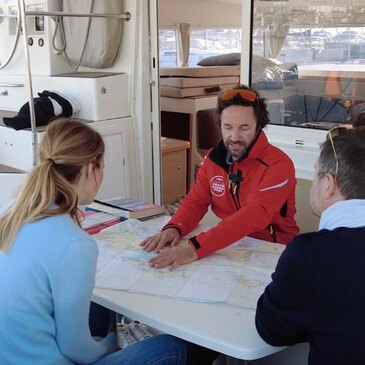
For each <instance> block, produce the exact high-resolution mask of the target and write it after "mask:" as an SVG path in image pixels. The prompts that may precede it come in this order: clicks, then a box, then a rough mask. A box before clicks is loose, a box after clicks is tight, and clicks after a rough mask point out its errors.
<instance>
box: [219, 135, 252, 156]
mask: <svg viewBox="0 0 365 365" xmlns="http://www.w3.org/2000/svg"><path fill="white" fill-rule="evenodd" d="M224 146H225V147H226V150H227V151H228V152H229V154H230V155H231V156H232V158H234V159H235V160H237V159H239V158H241V157H242V156H244V155H245V154H246V153H247V151H248V147H249V146H248V144H247V143H246V142H245V141H237V142H232V141H231V140H230V139H228V140H227V141H225V142H224ZM235 147H238V149H237V148H235Z"/></svg>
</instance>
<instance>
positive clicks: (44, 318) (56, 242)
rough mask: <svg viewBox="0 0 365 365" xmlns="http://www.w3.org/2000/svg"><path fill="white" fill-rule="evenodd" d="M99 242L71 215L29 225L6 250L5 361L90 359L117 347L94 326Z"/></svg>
mask: <svg viewBox="0 0 365 365" xmlns="http://www.w3.org/2000/svg"><path fill="white" fill-rule="evenodd" d="M97 255H98V253H97V246H96V244H95V242H94V240H93V239H92V238H90V236H89V235H87V234H86V233H85V232H84V231H83V230H82V229H80V228H79V227H78V226H77V225H76V224H75V223H74V222H73V221H72V219H71V218H70V216H69V215H63V216H58V217H52V218H46V219H43V220H40V221H37V222H34V223H29V224H26V225H24V226H23V227H22V228H21V230H20V231H19V233H18V235H17V237H16V239H15V241H14V243H13V245H12V247H11V249H10V251H9V252H8V253H6V254H3V253H0V364H2V365H10V364H14V365H20V364H22V365H27V364H29V365H34V364H37V365H43V364H44V365H56V364H57V365H64V364H67V365H69V364H73V363H79V364H90V363H92V362H94V361H96V360H98V359H99V358H101V357H103V356H104V355H106V354H108V353H110V352H112V351H114V350H115V337H114V334H113V333H111V334H110V335H109V336H108V337H106V338H104V339H102V340H100V341H99V342H97V341H96V340H94V339H93V338H92V337H91V335H90V331H89V327H88V314H89V306H90V299H91V293H92V290H93V287H94V278H95V269H96V260H97Z"/></svg>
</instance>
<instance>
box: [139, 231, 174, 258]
mask: <svg viewBox="0 0 365 365" xmlns="http://www.w3.org/2000/svg"><path fill="white" fill-rule="evenodd" d="M180 239H181V237H180V231H179V230H178V229H177V228H167V229H165V230H163V231H162V232H160V233H158V234H155V235H154V236H151V237H148V238H146V239H145V240H144V241H143V242H141V243H140V246H142V247H143V249H144V250H145V251H147V252H151V251H155V252H157V253H158V252H160V251H161V249H162V248H164V247H165V246H166V245H168V244H170V245H171V246H172V247H174V246H176V245H177V244H178V243H179V242H180Z"/></svg>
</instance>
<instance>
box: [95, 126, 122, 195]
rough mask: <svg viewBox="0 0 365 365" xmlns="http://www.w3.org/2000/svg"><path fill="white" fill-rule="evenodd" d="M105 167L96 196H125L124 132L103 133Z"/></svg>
mask: <svg viewBox="0 0 365 365" xmlns="http://www.w3.org/2000/svg"><path fill="white" fill-rule="evenodd" d="M103 140H104V143H105V156H104V162H105V169H104V179H103V183H102V184H101V187H100V189H99V192H98V198H99V199H101V198H110V197H117V196H127V195H128V194H127V192H126V181H125V179H126V171H125V159H124V156H125V153H124V134H123V132H119V133H117V134H113V135H103Z"/></svg>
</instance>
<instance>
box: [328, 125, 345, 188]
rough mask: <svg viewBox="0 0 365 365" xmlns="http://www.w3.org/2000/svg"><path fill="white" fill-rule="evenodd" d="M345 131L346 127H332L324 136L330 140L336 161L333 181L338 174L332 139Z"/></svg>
mask: <svg viewBox="0 0 365 365" xmlns="http://www.w3.org/2000/svg"><path fill="white" fill-rule="evenodd" d="M346 131H347V128H346V127H334V128H332V129H330V130H329V131H328V133H327V136H326V140H327V141H328V140H329V141H330V142H331V146H332V150H333V155H334V156H335V162H336V168H335V176H334V178H335V181H337V174H338V157H337V152H336V148H335V144H334V142H333V139H334V138H336V137H337V136H339V135H340V134H342V133H345V132H346Z"/></svg>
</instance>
